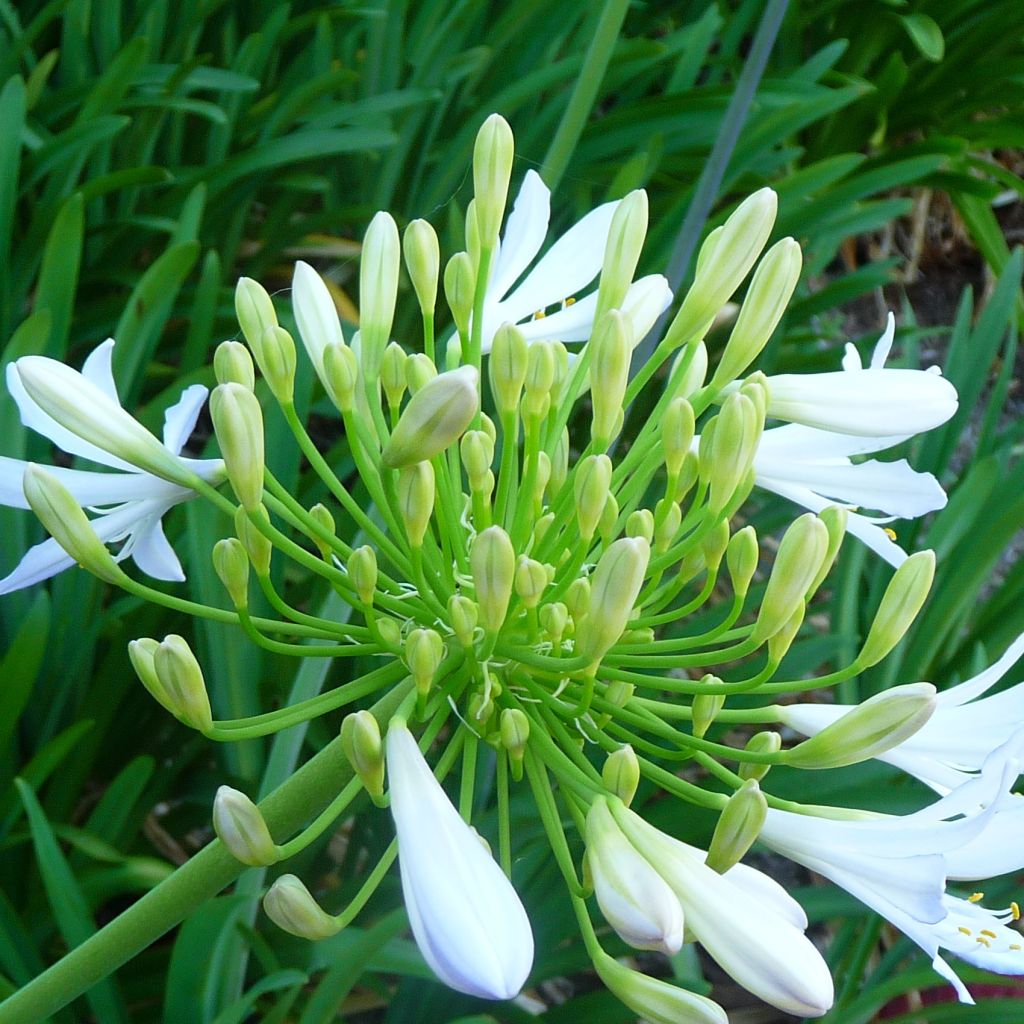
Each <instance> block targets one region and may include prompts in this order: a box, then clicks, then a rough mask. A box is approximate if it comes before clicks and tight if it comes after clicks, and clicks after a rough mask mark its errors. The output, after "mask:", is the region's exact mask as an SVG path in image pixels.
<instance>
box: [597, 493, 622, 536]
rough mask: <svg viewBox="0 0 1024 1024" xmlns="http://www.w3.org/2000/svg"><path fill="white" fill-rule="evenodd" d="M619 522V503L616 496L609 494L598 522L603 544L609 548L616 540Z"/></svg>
mask: <svg viewBox="0 0 1024 1024" xmlns="http://www.w3.org/2000/svg"><path fill="white" fill-rule="evenodd" d="M618 521H619V503H618V502H617V501H616V500H615V495H614V494H612V493H611V491H609V492H608V497H607V498H606V499H605V502H604V508H602V509H601V516H600V518H599V519H598V521H597V529H598V532H599V533H600V534H601V542H602V543H603V544H604V546H605V547H607V546H608V545H609V544H611V542H612V541H613V540H614V539H615V527H616V524H617V523H618Z"/></svg>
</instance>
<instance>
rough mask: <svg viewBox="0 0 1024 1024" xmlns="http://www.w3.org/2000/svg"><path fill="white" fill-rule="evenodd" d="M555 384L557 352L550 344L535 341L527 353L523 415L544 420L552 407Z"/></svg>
mask: <svg viewBox="0 0 1024 1024" xmlns="http://www.w3.org/2000/svg"><path fill="white" fill-rule="evenodd" d="M554 383H555V352H554V349H553V348H552V347H551V345H550V343H549V342H546V341H535V342H534V343H533V344H532V345H531V346H530V347H529V350H528V352H527V361H526V381H525V383H524V385H523V387H524V395H523V414H524V416H527V417H531V418H534V419H543V418H544V417H545V416H547V414H548V409H549V408H550V407H551V388H552V387H553V386H554Z"/></svg>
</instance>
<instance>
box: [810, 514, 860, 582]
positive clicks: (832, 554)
mask: <svg viewBox="0 0 1024 1024" xmlns="http://www.w3.org/2000/svg"><path fill="white" fill-rule="evenodd" d="M849 515H850V513H849V512H848V511H847V510H846V509H845V508H843V507H842V505H829V506H828V507H827V508H823V509H822V510H821V511H820V512H819V513H818V518H819V519H820V520H821V521H822V522H823V523H824V524H825V529H826V530H828V547H827V548H826V549H825V558H824V559H823V561H822V563H821V568H820V569H819V570H818V573H817V575H816V576H815V577H814V582H813V583H812V584H811V585H810V587H808V588H807V600H808V601H809V600H810V599H811V598H812V597H813V596H814V594H815V593H816V592H817V590H818V587H820V586H821V585H822V583H824V582H825V577H826V576H828V574H829V573H830V572H831V571H832V566H833V565H835V561H836V558H838V557H839V549H840V548H841V547H842V546H843V537H845V536H846V522H847V519H848V518H849Z"/></svg>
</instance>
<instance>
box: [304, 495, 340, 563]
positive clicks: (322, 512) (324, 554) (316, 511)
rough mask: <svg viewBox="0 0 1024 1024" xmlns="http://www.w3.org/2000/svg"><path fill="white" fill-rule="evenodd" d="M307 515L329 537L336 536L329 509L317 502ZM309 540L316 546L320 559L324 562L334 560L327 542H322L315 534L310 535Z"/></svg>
mask: <svg viewBox="0 0 1024 1024" xmlns="http://www.w3.org/2000/svg"><path fill="white" fill-rule="evenodd" d="M309 514H310V516H312V517H313V520H314V521H315V522H316V523H317V525H318V526H319V527H320V528H321V529H322V530H323V531H324V533H326V534H328V535H329V536H331V537H334V536H336V535H337V526H336V524H335V522H334V516H332V515H331V512H330V509H328V508H327V506H326V505H322V504H320V503H319V502H317V504H315V505H314V506H313V507H312V508H311V509H310V510H309ZM311 540H312V541H313V543H314V544H315V545H316V546H317V550H318V551H319V552H320V557H321V558H323V560H324V561H325V562H331V561H332V560H333V558H334V548H333V546H332V545H330V544H328V543H327V541H325V540H323V539H322V538H321V537H319V536H317V535H316V534H315V533H314V534H313V535H312V537H311Z"/></svg>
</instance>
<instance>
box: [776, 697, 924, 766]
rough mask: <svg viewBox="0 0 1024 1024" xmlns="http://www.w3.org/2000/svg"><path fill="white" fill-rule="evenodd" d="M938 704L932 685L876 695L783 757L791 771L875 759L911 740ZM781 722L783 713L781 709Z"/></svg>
mask: <svg viewBox="0 0 1024 1024" xmlns="http://www.w3.org/2000/svg"><path fill="white" fill-rule="evenodd" d="M936 706H937V704H936V700H935V687H934V686H932V684H931V683H907V684H905V685H903V686H894V687H892V689H889V690H884V691H883V692H882V693H876V694H875V695H874V696H873V697H869V698H868V699H867V700H866V701H864V702H863V703H861V704H858V705H857V706H856V707H855V708H852V709H851V710H850V711H847V712H846V714H845V715H843V716H842V717H841V718H837V719H836V720H835V721H834V722H832V723H831V725H827V726H825V728H824V729H822V730H821V732H819V733H817V734H816V735H815V736H812V737H811V738H810V739H807V740H804V741H803V743H800V744H798V745H797V746H795V747H793V748H792V749H791V750H788V751H787V752H786V753H785V755H784V760H785V763H786V764H788V765H792V766H793V767H794V768H841V767H843V766H844V765H848V764H857V763H858V762H860V761H866V760H868V758H872V757H878V756H879V755H880V754H884V753H885V752H886V751H889V750H892V748H893V747H896V746H898V745H899V744H900V743H902V742H903V741H904V740H905V739H908V738H909V737H911V736H913V735H914V733H916V732H917V731H918V730H919V729H920V728H921V727H922V726H923V725H924V724H925V723H926V722H927V721H928V719H929V718H931V716H932V714H933V713H934V711H935V708H936ZM780 711H781V713H780V716H779V717H780V719H781V720H782V721H785V712H784V710H783V709H780Z"/></svg>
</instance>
